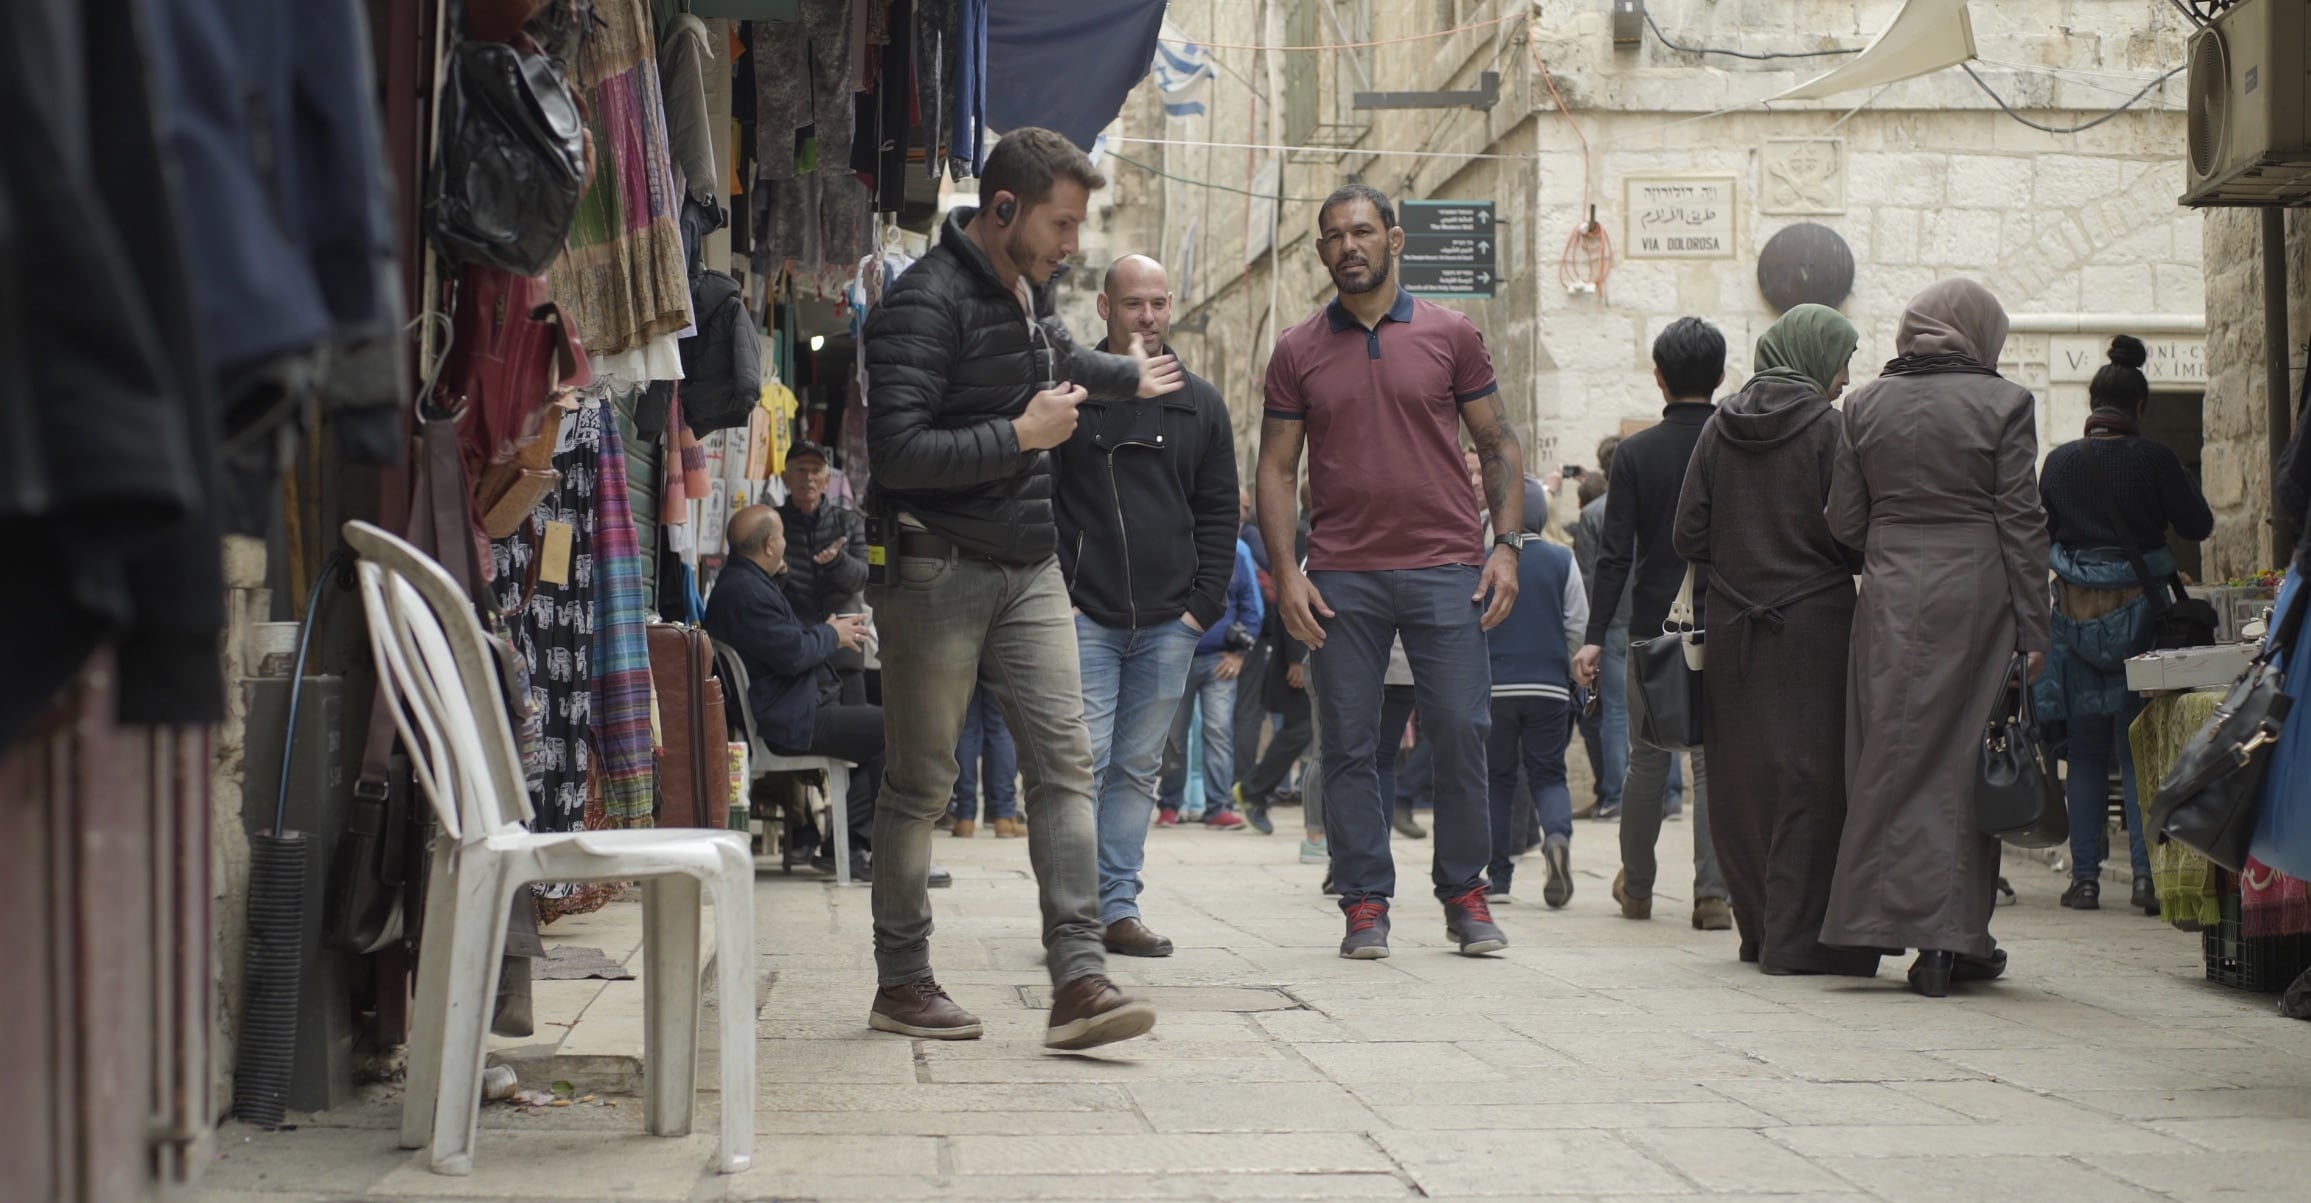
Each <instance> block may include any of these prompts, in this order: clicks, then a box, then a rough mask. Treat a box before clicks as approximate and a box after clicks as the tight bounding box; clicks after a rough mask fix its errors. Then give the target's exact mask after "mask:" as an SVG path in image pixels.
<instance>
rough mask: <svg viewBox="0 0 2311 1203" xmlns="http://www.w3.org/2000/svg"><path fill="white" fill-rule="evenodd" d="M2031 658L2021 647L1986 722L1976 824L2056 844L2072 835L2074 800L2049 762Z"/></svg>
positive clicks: (2037, 843)
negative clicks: (2034, 692)
mask: <svg viewBox="0 0 2311 1203" xmlns="http://www.w3.org/2000/svg"><path fill="white" fill-rule="evenodd" d="M2029 666H2030V658H2029V657H2028V656H2025V655H2023V654H2021V653H2016V654H2015V656H2014V659H2013V660H2012V661H2011V662H2010V663H2008V664H2007V666H2006V682H2005V684H2004V685H2003V686H2001V687H2000V688H1999V691H1998V702H1997V704H1995V705H1993V706H1992V707H1991V708H1990V719H1989V721H1988V722H1987V723H1985V724H1983V727H1982V752H1981V755H1980V757H1979V759H1978V760H1977V762H1976V768H1975V774H1974V829H1975V830H1976V831H1979V832H1981V833H1982V834H1984V835H1994V836H1997V837H1998V838H1999V839H2001V840H2004V841H2006V842H2007V843H2009V844H2012V845H2014V846H2015V847H2017V848H2053V847H2056V846H2058V845H2060V844H2062V843H2064V842H2066V841H2068V840H2069V839H2070V806H2069V803H2068V802H2067V801H2066V800H2065V799H2064V797H2063V793H2062V785H2061V783H2060V782H2058V781H2057V780H2055V776H2054V772H2053V770H2052V769H2050V768H2048V767H2047V762H2046V748H2045V745H2044V743H2042V742H2041V740H2040V739H2039V734H2038V714H2037V709H2036V707H2035V706H2034V705H2033V704H2032V703H2031V697H2030V667H2029Z"/></svg>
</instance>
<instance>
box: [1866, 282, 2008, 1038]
mask: <svg viewBox="0 0 2311 1203" xmlns="http://www.w3.org/2000/svg"><path fill="white" fill-rule="evenodd" d="M2006 329H2007V327H2006V312H2005V310H2004V309H2003V308H2001V307H2000V306H1999V304H1998V299H1997V298H1996V297H1993V296H1991V295H1990V292H1989V290H1988V289H1985V288H1983V287H1982V286H1981V285H1980V284H1977V283H1975V282H1973V281H1971V280H1944V281H1942V282H1940V283H1938V284H1935V285H1933V286H1932V287H1930V288H1928V289H1926V290H1925V291H1924V292H1921V293H1919V294H1918V295H1917V297H1916V298H1915V299H1913V300H1912V301H1911V302H1910V308H1909V311H1908V312H1907V313H1905V314H1904V315H1903V316H1902V325H1901V330H1900V333H1899V335H1898V337H1897V340H1896V349H1897V350H1898V351H1899V352H1900V357H1899V358H1897V359H1895V360H1894V361H1893V362H1891V363H1889V364H1887V365H1886V367H1885V369H1884V374H1883V375H1882V376H1880V378H1879V379H1878V380H1876V381H1874V382H1872V383H1870V384H1869V385H1867V386H1865V387H1863V388H1862V389H1860V390H1859V391H1857V392H1856V393H1855V394H1854V395H1853V397H1852V398H1851V399H1850V400H1848V401H1847V402H1846V410H1845V415H1844V429H1843V431H1842V432H1841V434H1840V437H1839V445H1838V456H1837V461H1836V463H1835V465H1834V467H1833V469H1832V472H1831V483H1830V502H1829V520H1830V530H1831V532H1832V533H1834V534H1835V535H1836V536H1837V538H1838V540H1839V541H1840V542H1842V543H1845V544H1846V545H1848V546H1850V547H1853V548H1856V549H1858V550H1860V551H1861V552H1863V554H1864V567H1863V570H1862V589H1861V605H1860V609H1859V611H1858V612H1857V613H1856V615H1855V619H1854V635H1853V657H1852V662H1851V668H1850V669H1849V673H1848V677H1847V689H1846V698H1847V706H1848V710H1847V716H1846V787H1847V794H1848V807H1849V810H1848V813H1847V817H1846V827H1845V835H1844V838H1843V840H1842V841H1841V842H1840V844H1839V851H1838V871H1837V880H1836V882H1835V884H1834V886H1833V887H1832V889H1831V892H1830V904H1829V910H1828V913H1827V915H1826V917H1825V919H1824V922H1823V924H1822V936H1821V938H1822V942H1823V943H1824V944H1831V945H1839V946H1843V947H1849V948H1860V949H1872V950H1876V951H1878V952H1880V953H1881V954H1884V955H1899V954H1900V953H1901V952H1902V951H1904V950H1906V949H1917V950H1918V959H1917V962H1916V963H1915V964H1913V965H1912V966H1911V967H1910V975H1909V976H1910V986H1911V988H1912V989H1914V990H1916V991H1917V992H1918V993H1920V994H1924V995H1928V996H1930V997H1935V998H1939V997H1941V996H1942V995H1943V994H1945V993H1947V992H1948V990H1949V987H1950V983H1951V982H1953V981H1959V982H1965V981H1982V980H1987V979H1989V978H1993V977H1996V976H1998V975H1999V974H2000V973H2002V972H2004V971H2005V968H2006V954H2005V953H2004V952H2002V951H2000V950H1999V949H1998V947H1997V944H1996V943H1995V942H1994V941H1993V940H1991V938H1990V913H1991V908H1992V907H1993V906H1994V905H1995V903H1996V894H1997V884H1998V841H1997V840H1996V839H1993V838H1991V837H1989V836H1985V835H1982V834H1980V833H1978V832H1977V831H1976V830H1975V828H1974V818H1973V792H1974V774H1975V761H1976V759H1977V751H1978V749H1979V747H1980V744H1981V737H1982V725H1983V723H1984V721H1985V720H1986V719H1988V717H1989V715H1990V711H1991V708H1992V706H1993V705H1994V704H1995V702H1996V700H1997V696H1998V692H1999V690H2000V688H2001V685H2002V682H2003V681H2004V679H2005V676H2006V672H2007V668H2008V665H2009V664H2010V662H2011V661H2012V659H2013V658H2014V656H2015V655H2016V654H2017V653H2027V654H2028V655H2029V657H2030V661H2031V670H2032V672H2033V673H2035V672H2036V671H2037V670H2038V667H2039V665H2040V663H2041V662H2042V659H2043V653H2044V652H2045V651H2046V647H2047V592H2046V579H2047V578H2046V573H2047V536H2046V516H2045V513H2044V511H2042V510H2041V509H2040V507H2039V500H2038V488H2037V480H2036V469H2037V464H2038V434H2037V417H2036V406H2035V403H2034V401H2033V400H2032V398H2031V396H2030V393H2029V391H2028V390H2026V389H2024V388H2022V387H2021V386H2020V385H2017V384H2014V383H2012V382H2010V381H2007V380H2005V379H2002V378H2001V377H2000V376H1999V375H1998V370H1997V366H1996V365H1997V363H1998V353H1999V351H2000V350H2001V349H2002V348H2003V347H2004V346H2005V344H2006Z"/></svg>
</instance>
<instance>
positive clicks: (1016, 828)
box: [995, 819, 1027, 840]
mask: <svg viewBox="0 0 2311 1203" xmlns="http://www.w3.org/2000/svg"><path fill="white" fill-rule="evenodd" d="M995 838H996V839H999V840H1023V839H1026V838H1027V824H1025V823H1022V822H1020V821H1019V820H1017V819H997V820H995Z"/></svg>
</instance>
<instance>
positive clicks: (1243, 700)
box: [1228, 639, 1275, 798]
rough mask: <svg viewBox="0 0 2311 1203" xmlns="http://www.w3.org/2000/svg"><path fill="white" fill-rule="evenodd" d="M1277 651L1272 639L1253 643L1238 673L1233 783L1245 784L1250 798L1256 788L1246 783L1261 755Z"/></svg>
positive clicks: (1231, 745) (1247, 795) (1245, 654)
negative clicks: (1261, 736) (1270, 680)
mask: <svg viewBox="0 0 2311 1203" xmlns="http://www.w3.org/2000/svg"><path fill="white" fill-rule="evenodd" d="M1274 653H1275V648H1274V644H1273V642H1272V641H1270V640H1266V639H1263V640H1261V641H1259V642H1258V643H1255V644H1253V645H1252V647H1251V649H1250V650H1249V651H1246V652H1245V653H1244V671H1243V672H1242V673H1241V674H1239V675H1238V676H1237V677H1236V712H1235V713H1236V718H1235V722H1236V731H1235V738H1234V739H1232V740H1230V741H1229V745H1228V746H1229V747H1230V748H1232V749H1234V753H1235V756H1234V763H1233V764H1232V765H1230V766H1229V767H1230V769H1231V770H1232V771H1233V772H1234V773H1235V775H1236V778H1235V780H1234V781H1233V782H1230V784H1232V785H1239V786H1243V787H1244V796H1245V797H1247V798H1249V797H1251V796H1252V790H1251V787H1250V786H1249V785H1247V784H1245V783H1246V782H1247V781H1249V780H1250V778H1251V776H1252V769H1253V767H1254V765H1255V763H1256V762H1257V760H1258V758H1259V751H1260V731H1261V729H1262V728H1264V727H1266V726H1267V725H1268V673H1269V666H1270V664H1271V662H1272V660H1273V658H1274Z"/></svg>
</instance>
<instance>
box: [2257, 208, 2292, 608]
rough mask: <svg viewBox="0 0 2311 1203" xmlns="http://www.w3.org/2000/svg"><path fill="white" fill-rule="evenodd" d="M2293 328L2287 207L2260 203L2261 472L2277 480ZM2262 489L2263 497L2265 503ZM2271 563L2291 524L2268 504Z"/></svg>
mask: <svg viewBox="0 0 2311 1203" xmlns="http://www.w3.org/2000/svg"><path fill="white" fill-rule="evenodd" d="M2292 337H2293V333H2292V331H2291V330H2290V328H2289V327H2288V325H2287V210H2285V209H2284V208H2281V207H2279V206H2277V205H2265V206H2264V207H2263V373H2264V383H2263V411H2264V415H2265V416H2264V422H2265V424H2266V426H2265V429H2266V432H2267V433H2268V435H2269V439H2270V447H2269V453H2270V458H2269V462H2270V471H2269V473H2267V474H2266V475H2265V477H2264V479H2265V480H2266V481H2267V482H2269V484H2276V483H2278V479H2279V457H2280V456H2281V455H2283V454H2285V453H2286V450H2287V439H2288V436H2289V434H2290V433H2291V432H2290V427H2292V425H2293V418H2294V410H2293V407H2292V405H2291V404H2290V403H2291V402H2292V401H2293V400H2294V390H2293V389H2290V388H2288V387H2287V384H2288V379H2289V377H2288V371H2287V358H2288V356H2287V350H2288V346H2287V344H2288V342H2289V340H2290V339H2291V338H2292ZM2271 500H2272V499H2271V497H2270V496H2269V495H2268V494H2266V496H2265V497H2264V498H2263V501H2264V503H2265V504H2266V505H2270V504H2271ZM2270 525H2271V563H2272V565H2273V566H2275V567H2284V566H2285V565H2286V563H2287V560H2288V558H2289V556H2290V555H2292V554H2293V552H2294V550H2295V531H2294V529H2293V527H2294V524H2293V523H2291V522H2289V521H2287V517H2286V515H2284V514H2281V513H2279V512H2278V509H2277V507H2276V506H2275V505H2274V506H2272V511H2271V524H2270Z"/></svg>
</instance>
